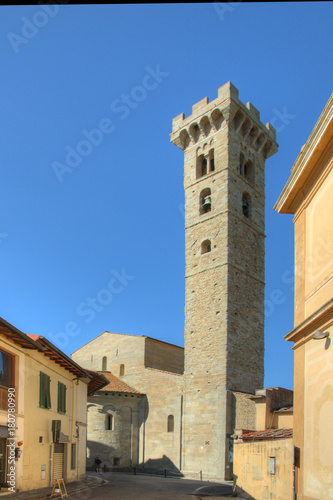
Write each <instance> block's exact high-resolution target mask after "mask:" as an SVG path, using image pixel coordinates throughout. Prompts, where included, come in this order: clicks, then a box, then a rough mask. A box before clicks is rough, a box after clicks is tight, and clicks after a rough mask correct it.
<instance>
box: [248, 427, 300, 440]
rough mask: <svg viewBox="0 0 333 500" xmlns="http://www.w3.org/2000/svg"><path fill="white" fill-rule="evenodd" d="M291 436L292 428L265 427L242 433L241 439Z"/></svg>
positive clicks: (285, 437) (284, 437)
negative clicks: (264, 428)
mask: <svg viewBox="0 0 333 500" xmlns="http://www.w3.org/2000/svg"><path fill="white" fill-rule="evenodd" d="M292 437H293V430H292V429H266V430H264V431H254V432H250V433H249V434H243V435H242V436H241V439H243V440H244V441H247V440H252V441H256V440H263V439H287V438H292Z"/></svg>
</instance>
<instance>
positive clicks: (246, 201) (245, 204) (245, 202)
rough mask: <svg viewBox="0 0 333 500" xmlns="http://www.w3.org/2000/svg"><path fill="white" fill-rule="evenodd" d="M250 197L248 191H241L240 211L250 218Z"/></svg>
mask: <svg viewBox="0 0 333 500" xmlns="http://www.w3.org/2000/svg"><path fill="white" fill-rule="evenodd" d="M251 209H252V207H251V197H250V195H249V194H248V193H243V197H242V211H243V215H244V216H245V217H247V218H248V219H250V218H251Z"/></svg>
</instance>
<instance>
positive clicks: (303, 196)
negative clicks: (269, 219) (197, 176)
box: [274, 94, 333, 500]
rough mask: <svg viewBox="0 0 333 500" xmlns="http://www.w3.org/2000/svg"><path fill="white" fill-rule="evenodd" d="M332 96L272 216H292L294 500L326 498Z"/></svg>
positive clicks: (330, 485)
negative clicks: (293, 252)
mask: <svg viewBox="0 0 333 500" xmlns="http://www.w3.org/2000/svg"><path fill="white" fill-rule="evenodd" d="M332 166H333V94H332V95H331V97H330V99H329V101H328V103H327V105H326V106H325V108H324V110H323V112H322V114H321V116H320V117H319V120H318V122H317V123H316V125H315V127H314V129H313V131H312V133H311V135H310V137H309V139H308V140H307V142H306V144H305V145H304V146H303V147H302V149H301V152H300V154H299V156H298V158H297V160H296V162H295V164H294V166H293V168H292V171H291V176H290V178H289V180H288V182H287V184H286V186H285V187H284V189H283V191H282V193H281V195H280V197H279V199H278V201H277V203H276V205H275V207H274V208H275V209H276V210H277V211H278V212H279V213H289V214H294V224H295V316H294V329H293V330H292V331H291V332H290V333H288V334H287V335H286V337H285V338H286V340H288V341H292V342H294V346H293V349H294V445H295V465H296V484H295V489H296V498H297V500H314V499H316V500H323V499H325V500H328V499H332V498H333V345H332V342H331V338H332V335H333V298H332V297H333V224H332V214H333V171H332Z"/></svg>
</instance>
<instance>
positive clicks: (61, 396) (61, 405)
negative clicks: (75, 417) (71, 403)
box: [58, 382, 67, 413]
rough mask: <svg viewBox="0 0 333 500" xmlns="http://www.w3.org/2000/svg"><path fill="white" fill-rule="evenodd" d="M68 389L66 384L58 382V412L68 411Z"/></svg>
mask: <svg viewBox="0 0 333 500" xmlns="http://www.w3.org/2000/svg"><path fill="white" fill-rule="evenodd" d="M66 390H67V387H66V386H65V384H62V383H61V382H58V413H66Z"/></svg>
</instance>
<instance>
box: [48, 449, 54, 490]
mask: <svg viewBox="0 0 333 500" xmlns="http://www.w3.org/2000/svg"><path fill="white" fill-rule="evenodd" d="M52 463H53V461H52V444H50V484H49V486H50V487H52Z"/></svg>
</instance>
